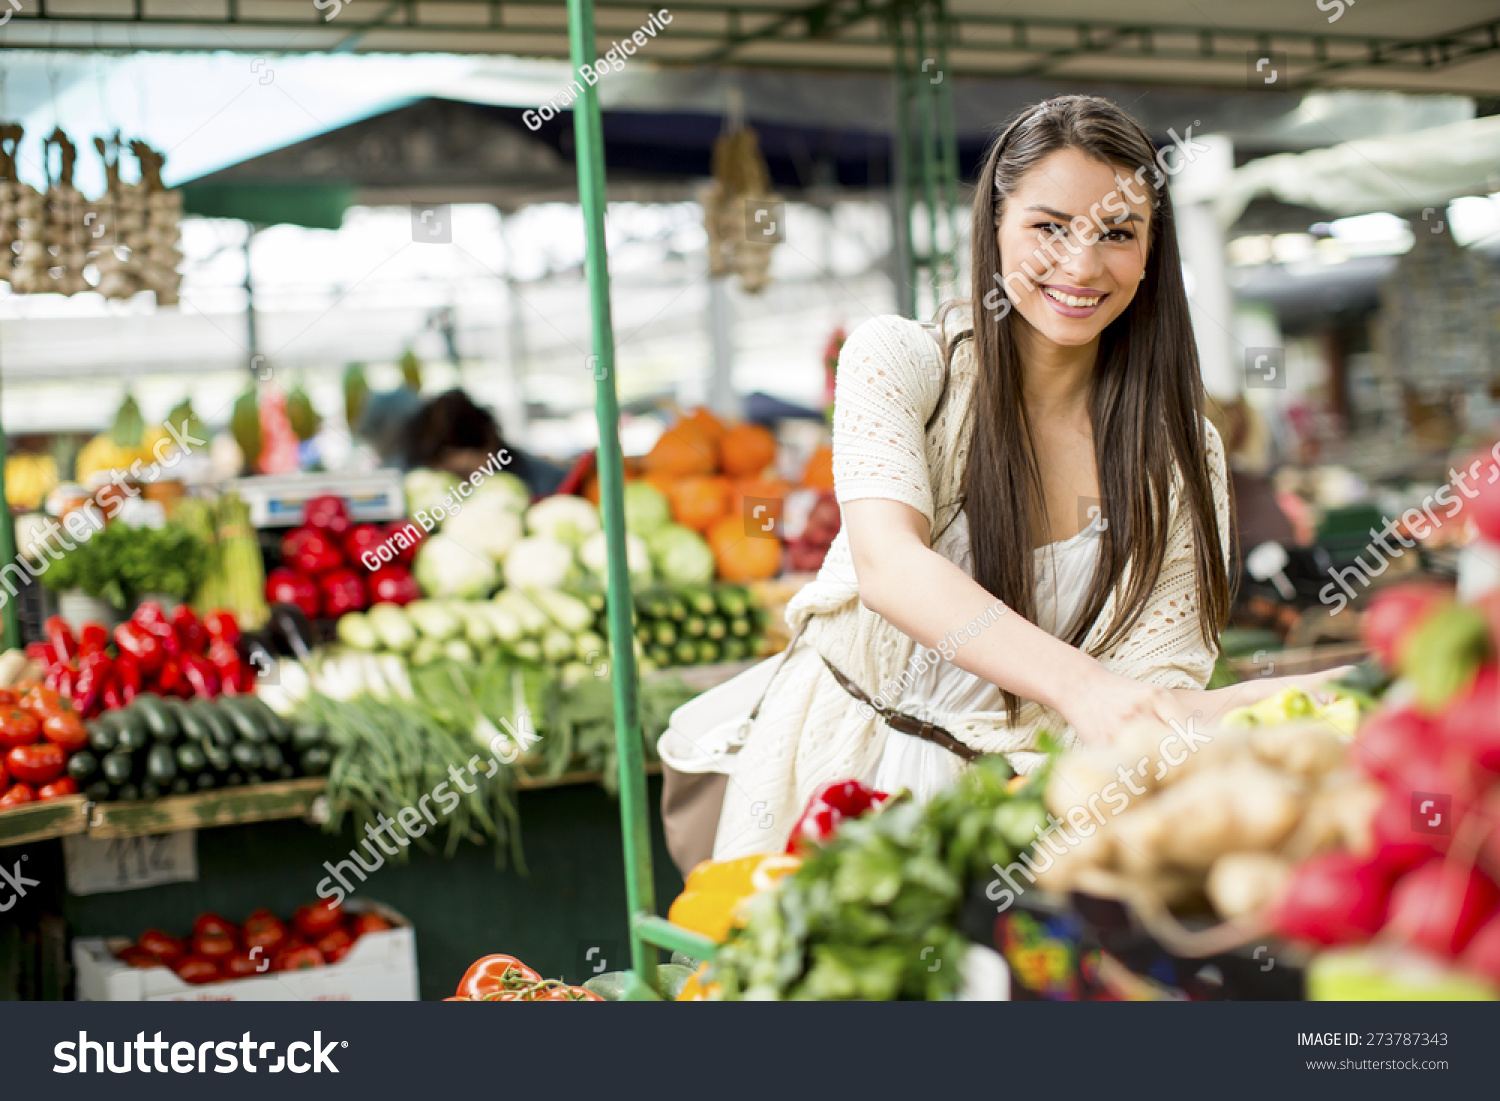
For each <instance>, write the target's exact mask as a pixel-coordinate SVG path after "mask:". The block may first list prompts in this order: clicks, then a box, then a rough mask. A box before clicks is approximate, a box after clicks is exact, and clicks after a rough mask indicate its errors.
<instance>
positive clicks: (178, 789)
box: [172, 776, 193, 795]
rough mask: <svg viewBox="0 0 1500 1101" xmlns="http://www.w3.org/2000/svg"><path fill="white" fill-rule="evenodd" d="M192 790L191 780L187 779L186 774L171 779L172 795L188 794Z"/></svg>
mask: <svg viewBox="0 0 1500 1101" xmlns="http://www.w3.org/2000/svg"><path fill="white" fill-rule="evenodd" d="M192 790H193V781H191V780H189V779H188V778H187V777H186V776H179V777H177V779H175V780H173V781H172V794H173V795H190V794H191V793H192Z"/></svg>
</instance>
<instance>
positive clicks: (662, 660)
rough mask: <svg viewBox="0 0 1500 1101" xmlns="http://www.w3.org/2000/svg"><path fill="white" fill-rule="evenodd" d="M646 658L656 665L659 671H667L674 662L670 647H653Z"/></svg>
mask: <svg viewBox="0 0 1500 1101" xmlns="http://www.w3.org/2000/svg"><path fill="white" fill-rule="evenodd" d="M646 656H647V657H648V658H650V659H651V661H652V662H653V663H655V665H656V667H657V668H658V669H665V668H666V667H667V666H669V665H671V664H672V662H673V660H674V659H673V657H672V648H671V647H670V646H652V647H650V648H649V649H647V651H646Z"/></svg>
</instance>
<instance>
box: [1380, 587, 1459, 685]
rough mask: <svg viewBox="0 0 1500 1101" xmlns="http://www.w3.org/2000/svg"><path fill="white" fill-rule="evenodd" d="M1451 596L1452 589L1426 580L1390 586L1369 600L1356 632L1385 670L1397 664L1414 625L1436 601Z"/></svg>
mask: <svg viewBox="0 0 1500 1101" xmlns="http://www.w3.org/2000/svg"><path fill="white" fill-rule="evenodd" d="M1450 599H1452V590H1451V589H1448V588H1445V587H1443V586H1441V585H1434V584H1431V583H1429V582H1423V583H1419V584H1410V585H1393V586H1391V587H1390V588H1388V589H1382V590H1381V591H1380V592H1378V593H1376V594H1375V596H1373V597H1372V598H1371V599H1370V602H1369V604H1367V605H1366V606H1365V610H1364V613H1363V615H1362V616H1361V617H1360V635H1361V636H1362V637H1363V638H1364V641H1365V643H1366V645H1368V646H1369V647H1370V649H1372V650H1374V651H1375V653H1376V655H1377V656H1378V657H1379V658H1380V663H1381V664H1382V665H1384V666H1385V667H1386V668H1387V669H1396V668H1398V667H1399V666H1400V665H1401V648H1402V646H1404V645H1405V643H1406V640H1407V639H1409V638H1410V637H1411V635H1412V632H1413V631H1414V630H1415V629H1416V626H1417V624H1418V623H1419V622H1421V620H1422V619H1424V618H1425V617H1426V616H1427V614H1428V613H1429V612H1431V611H1433V610H1434V609H1435V608H1436V607H1437V606H1438V605H1439V604H1441V603H1443V602H1445V601H1447V600H1450Z"/></svg>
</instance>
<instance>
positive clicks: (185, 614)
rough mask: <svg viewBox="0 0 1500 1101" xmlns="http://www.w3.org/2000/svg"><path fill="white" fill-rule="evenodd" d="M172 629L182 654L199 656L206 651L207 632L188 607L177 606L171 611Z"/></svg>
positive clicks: (184, 605) (183, 605)
mask: <svg viewBox="0 0 1500 1101" xmlns="http://www.w3.org/2000/svg"><path fill="white" fill-rule="evenodd" d="M172 629H173V630H174V631H175V632H176V633H177V641H178V643H179V644H180V645H181V646H182V649H183V652H184V653H191V654H201V653H203V652H204V651H206V650H207V649H208V632H207V631H205V630H204V629H203V624H202V623H200V622H199V621H198V617H197V615H196V614H194V612H193V609H192V608H190V607H188V605H186V604H179V605H177V607H175V608H173V609H172Z"/></svg>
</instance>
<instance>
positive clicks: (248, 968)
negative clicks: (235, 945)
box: [224, 952, 271, 979]
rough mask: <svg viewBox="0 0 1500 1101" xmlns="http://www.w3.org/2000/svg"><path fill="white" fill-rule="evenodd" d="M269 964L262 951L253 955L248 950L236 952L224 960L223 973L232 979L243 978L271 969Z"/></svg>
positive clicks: (268, 959)
mask: <svg viewBox="0 0 1500 1101" xmlns="http://www.w3.org/2000/svg"><path fill="white" fill-rule="evenodd" d="M270 964H271V961H270V958H269V957H268V956H267V955H266V954H265V953H264V952H257V953H255V955H253V956H252V955H251V954H250V953H249V952H236V953H235V954H234V955H232V956H230V957H229V958H228V959H226V960H225V961H224V973H225V974H226V975H228V976H229V977H230V978H232V979H244V978H248V977H249V976H251V975H261V974H264V973H265V972H267V971H269V970H270V969H271V968H270Z"/></svg>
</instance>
